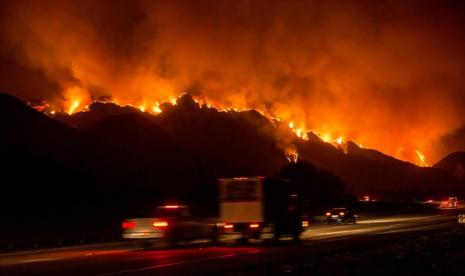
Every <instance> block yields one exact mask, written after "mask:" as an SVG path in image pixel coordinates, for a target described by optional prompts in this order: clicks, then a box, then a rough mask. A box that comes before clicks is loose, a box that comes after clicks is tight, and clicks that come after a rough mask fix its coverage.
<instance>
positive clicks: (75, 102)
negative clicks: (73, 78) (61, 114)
mask: <svg viewBox="0 0 465 276" xmlns="http://www.w3.org/2000/svg"><path fill="white" fill-rule="evenodd" d="M79 104H80V102H79V100H77V99H76V100H73V101H72V102H71V105H70V107H69V108H68V114H69V115H72V114H73V113H74V112H75V111H76V110H77V108H78V107H79Z"/></svg>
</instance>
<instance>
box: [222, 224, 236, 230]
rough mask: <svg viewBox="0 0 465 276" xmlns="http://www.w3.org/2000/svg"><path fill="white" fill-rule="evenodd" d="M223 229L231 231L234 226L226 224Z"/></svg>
mask: <svg viewBox="0 0 465 276" xmlns="http://www.w3.org/2000/svg"><path fill="white" fill-rule="evenodd" d="M223 227H224V229H233V228H234V224H230V223H226V224H225V225H224V226H223Z"/></svg>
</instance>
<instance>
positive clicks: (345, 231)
mask: <svg viewBox="0 0 465 276" xmlns="http://www.w3.org/2000/svg"><path fill="white" fill-rule="evenodd" d="M456 223H457V222H456V216H452V215H418V216H413V215H412V216H391V217H383V218H374V219H365V220H363V219H362V220H360V221H359V222H358V223H357V224H355V225H315V226H312V227H311V228H310V229H309V230H308V231H307V232H305V233H303V234H302V241H301V242H300V243H298V244H296V243H294V242H292V241H291V240H286V239H284V240H282V241H281V243H280V245H279V246H276V245H267V244H263V243H261V242H259V241H256V242H252V243H251V244H249V245H246V246H239V245H231V244H228V243H227V242H226V241H225V242H223V243H222V245H220V246H211V245H209V244H208V243H207V242H205V241H197V242H196V243H192V244H189V245H185V246H181V247H179V248H168V247H166V246H161V245H160V246H155V247H154V248H151V249H142V248H138V247H137V246H136V245H135V244H134V243H130V242H121V243H115V244H111V245H101V246H95V247H87V248H86V247H82V248H70V249H57V250H52V251H42V252H23V253H8V254H2V255H0V275H173V274H185V275H199V274H218V273H230V272H235V271H239V270H241V269H244V268H247V267H254V266H261V265H265V264H267V263H276V262H282V261H286V260H289V259H293V258H298V257H302V256H307V255H311V254H315V253H319V252H326V251H328V250H332V249H338V248H346V247H353V246H357V245H360V244H364V243H375V242H386V241H388V240H389V239H392V240H395V239H399V238H401V237H405V236H409V235H419V234H421V233H424V232H426V231H442V230H446V229H450V228H452V227H454V226H455V225H456Z"/></svg>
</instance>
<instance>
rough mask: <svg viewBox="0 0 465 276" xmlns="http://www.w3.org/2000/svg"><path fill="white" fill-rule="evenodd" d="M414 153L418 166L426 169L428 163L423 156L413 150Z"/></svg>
mask: <svg viewBox="0 0 465 276" xmlns="http://www.w3.org/2000/svg"><path fill="white" fill-rule="evenodd" d="M415 153H416V154H417V158H418V165H420V166H422V167H428V163H427V162H426V158H425V155H424V154H423V153H422V152H421V151H419V150H415Z"/></svg>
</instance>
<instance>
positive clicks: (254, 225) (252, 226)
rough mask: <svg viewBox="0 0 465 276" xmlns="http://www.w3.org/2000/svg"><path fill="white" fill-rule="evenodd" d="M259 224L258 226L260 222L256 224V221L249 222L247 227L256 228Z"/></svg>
mask: <svg viewBox="0 0 465 276" xmlns="http://www.w3.org/2000/svg"><path fill="white" fill-rule="evenodd" d="M259 226H260V224H258V223H251V224H249V227H250V228H252V229H257V228H258V227H259Z"/></svg>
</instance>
